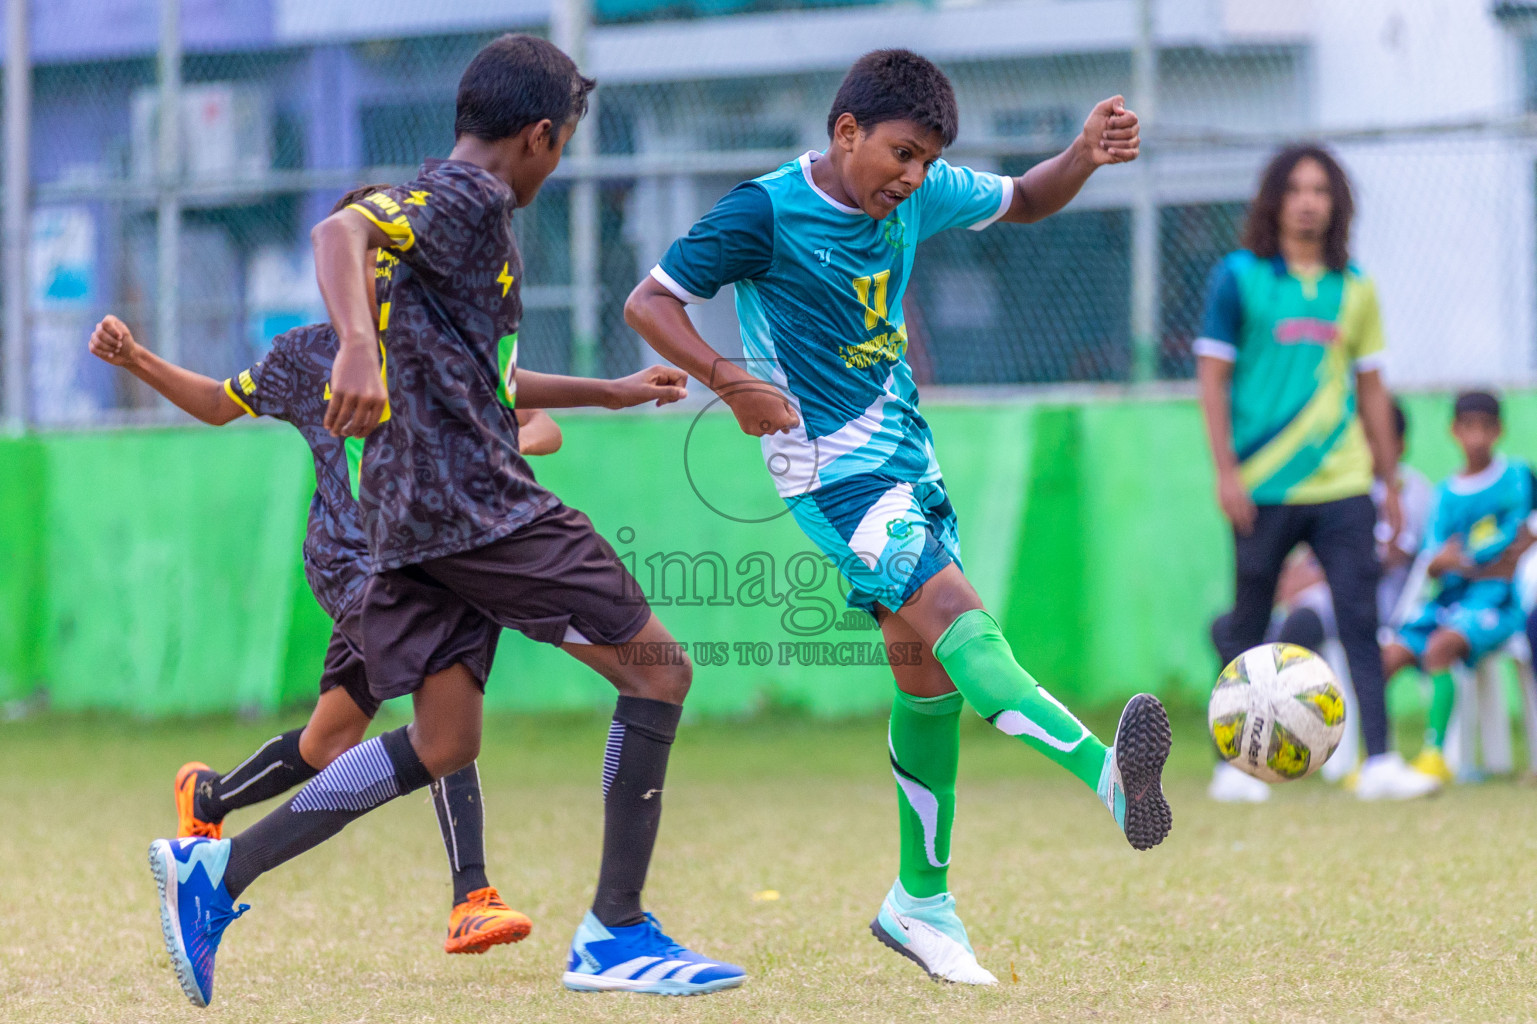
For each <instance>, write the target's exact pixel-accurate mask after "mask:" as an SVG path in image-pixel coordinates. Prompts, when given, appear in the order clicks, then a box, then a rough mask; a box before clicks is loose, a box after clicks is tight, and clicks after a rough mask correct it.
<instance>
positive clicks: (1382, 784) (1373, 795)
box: [1356, 753, 1441, 800]
mask: <svg viewBox="0 0 1537 1024" xmlns="http://www.w3.org/2000/svg"><path fill="white" fill-rule="evenodd" d="M1440 789H1441V780H1440V779H1438V778H1436V777H1435V776H1434V775H1426V774H1425V773H1424V772H1417V771H1415V770H1414V769H1413V768H1410V767H1409V766H1408V765H1407V764H1405V763H1404V759H1403V757H1402V756H1400V755H1399V754H1396V753H1392V754H1378V755H1377V756H1376V757H1368V758H1367V759H1366V761H1365V762H1364V763H1363V764H1362V765H1361V780H1360V781H1359V782H1357V783H1356V796H1357V797H1359V798H1360V799H1362V800H1416V799H1418V798H1420V797H1422V796H1430V795H1431V794H1432V793H1435V792H1438V791H1439V790H1440Z"/></svg>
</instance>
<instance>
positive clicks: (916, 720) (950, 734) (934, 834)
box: [886, 690, 965, 899]
mask: <svg viewBox="0 0 1537 1024" xmlns="http://www.w3.org/2000/svg"><path fill="white" fill-rule="evenodd" d="M963 703H965V701H964V699H963V698H962V697H961V695H960V693H958V692H954V693H947V694H945V695H943V696H941V697H914V696H912V695H910V694H906V693H903V692H901V691H900V690H898V691H897V696H896V699H895V700H893V701H892V702H891V727H890V731H889V732H888V733H887V734H886V736H887V744H888V746H889V747H890V749H891V773H892V774H893V775H895V776H896V778H897V816H898V819H899V821H900V831H901V836H902V847H901V851H902V860H901V869H900V871H899V873H898V877H899V878H900V879H901V881H902V888H904V889H906V890H907V892H908V894H909V895H910V896H915V897H917V898H919V899H922V898H924V897H926V896H938V895H939V894H940V893H943V892H948V891H949V882H948V880H947V878H948V875H949V870H950V826H951V825H952V824H954V822H955V774H956V769H957V768H958V767H959V765H960V758H961V705H962V704H963Z"/></svg>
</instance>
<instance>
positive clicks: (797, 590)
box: [0, 394, 1537, 716]
mask: <svg viewBox="0 0 1537 1024" xmlns="http://www.w3.org/2000/svg"><path fill="white" fill-rule="evenodd" d="M1406 404H1407V405H1408V407H1409V412H1410V417H1411V423H1412V428H1411V439H1412V443H1411V455H1410V461H1411V462H1412V463H1414V464H1416V465H1418V466H1420V467H1421V468H1422V469H1424V470H1425V471H1426V472H1427V473H1428V474H1429V475H1430V476H1431V477H1432V479H1438V478H1440V477H1441V476H1444V475H1445V474H1446V473H1448V472H1450V471H1451V470H1452V469H1454V468H1455V466H1456V464H1457V455H1456V451H1455V447H1454V446H1453V444H1452V442H1451V440H1450V438H1449V436H1448V435H1447V431H1446V423H1447V419H1448V414H1449V403H1448V401H1447V399H1446V397H1445V396H1434V395H1417V396H1411V397H1409V398H1408V399H1406ZM1506 406H1507V431H1508V439H1507V443H1506V446H1505V447H1506V449H1507V450H1509V451H1511V452H1512V453H1513V454H1516V455H1523V454H1525V453H1524V452H1523V451H1522V449H1521V448H1520V447H1519V445H1518V442H1519V441H1520V440H1521V439H1523V438H1525V437H1530V436H1533V432H1534V430H1537V396H1534V395H1528V394H1522V395H1516V396H1508V397H1507V401H1506ZM925 411H926V414H927V415H928V416H929V419H930V422H931V423H932V425H933V428H934V432H935V436H936V440H937V444H938V449H939V457H940V463H941V465H942V466H943V467H944V469H945V481H946V484H947V486H948V488H949V490H950V494H951V498H952V501H953V502H954V504H955V507H956V509H957V512H958V514H959V516H960V522H961V543H962V551H963V554H964V558H965V562H966V570H967V574H968V576H969V577H970V578H971V579H972V581H973V583H974V584H975V585H976V587H977V590H978V592H979V593H980V594H981V595H982V598H983V600H984V601H985V602H986V603H987V604H988V606H989V607H990V608H992V609H993V610H994V611H995V613H996V614H997V615H998V618H999V620H1000V621H1001V622H1003V624H1004V628H1005V631H1006V633H1007V634H1008V636H1009V639H1010V641H1011V642H1012V643H1013V645H1014V648H1015V650H1016V652H1017V653H1018V654H1019V656H1020V658H1021V660H1022V661H1023V662H1024V663H1025V665H1026V666H1027V667H1029V668H1030V669H1031V670H1032V671H1033V672H1034V673H1035V674H1036V675H1037V677H1038V678H1039V679H1040V680H1041V682H1042V683H1043V684H1045V685H1047V686H1048V687H1049V688H1050V689H1052V690H1053V692H1055V693H1056V694H1058V695H1059V696H1060V697H1061V698H1062V699H1064V700H1065V701H1067V702H1068V703H1070V704H1074V705H1078V706H1096V705H1109V704H1113V703H1115V702H1118V701H1119V700H1122V699H1124V698H1125V697H1126V696H1127V695H1129V694H1131V693H1134V692H1136V691H1139V690H1151V691H1153V692H1155V693H1159V694H1163V695H1165V696H1175V697H1179V696H1184V697H1188V698H1198V697H1199V696H1200V695H1201V694H1204V693H1205V692H1206V690H1207V688H1208V687H1209V685H1210V680H1211V678H1212V676H1213V674H1214V672H1215V667H1216V666H1215V665H1214V663H1213V662H1214V659H1213V655H1212V653H1211V651H1210V647H1209V644H1208V641H1207V639H1206V636H1207V624H1208V622H1209V621H1210V619H1211V617H1212V616H1213V615H1215V614H1216V613H1217V612H1219V611H1220V610H1221V609H1222V608H1223V607H1224V605H1225V604H1226V603H1227V602H1228V600H1230V597H1231V582H1230V578H1229V577H1230V573H1231V548H1230V543H1229V541H1228V537H1227V531H1226V526H1225V524H1224V522H1223V521H1222V519H1221V516H1220V513H1219V512H1218V510H1217V508H1216V504H1215V501H1214V498H1213V495H1212V477H1211V469H1210V459H1209V458H1208V456H1207V453H1206V448H1205V441H1204V433H1203V431H1202V425H1201V418H1200V411H1199V409H1198V408H1197V406H1196V405H1195V403H1194V402H1193V401H1190V400H1187V399H1166V400H1165V399H1129V400H1116V401H1103V402H1096V401H1090V402H1085V403H1025V402H1010V403H1001V404H983V405H956V404H935V405H932V406H928V407H926V410H925ZM559 420H560V423H561V426H562V428H563V430H564V433H565V446H564V448H563V449H562V451H560V452H559V453H557V454H556V455H553V456H549V457H546V458H542V459H536V460H534V463H533V465H534V467H535V470H536V472H537V473H538V475H539V478H540V480H541V481H542V482H544V483H545V484H546V485H547V486H549V487H551V488H552V489H554V490H555V491H556V492H557V493H558V494H560V495H561V496H562V497H563V498H564V499H565V500H566V501H567V502H568V503H569V504H571V505H572V506H574V507H576V508H579V509H581V510H583V511H585V512H587V513H588V514H589V515H590V516H591V517H592V519H593V521H594V522H595V523H596V524H597V526H598V529H599V530H600V531H601V532H602V533H603V534H604V536H605V537H607V538H608V539H609V540H610V541H611V542H612V543H613V544H614V546H615V548H616V549H617V550H618V552H619V554H620V557H621V558H622V559H624V561H625V563H626V564H627V565H628V566H629V567H630V569H631V571H632V572H633V573H634V574H635V576H636V578H637V580H638V581H639V582H640V584H641V587H642V589H643V590H644V591H645V592H646V594H647V595H648V597H650V599H651V601H652V604H653V606H654V607H655V609H656V611H657V612H658V614H659V615H660V616H661V617H662V619H663V621H664V622H666V623H667V625H668V626H669V628H670V629H671V630H672V632H673V634H674V635H675V636H676V637H677V638H678V639H679V640H680V641H682V642H683V643H685V644H686V645H687V647H688V650H689V653H690V655H691V656H692V657H693V659H694V661H695V664H696V667H697V668H696V673H695V684H694V689H693V692H692V694H691V695H690V698H689V703H690V706H691V707H692V708H693V709H694V710H695V712H696V713H701V714H708V715H737V714H744V713H750V712H752V711H754V710H756V709H758V708H761V707H764V706H766V705H773V706H783V707H793V708H799V709H804V710H806V711H808V712H811V713H814V714H819V715H830V716H831V715H846V714H857V713H864V712H869V711H876V710H879V709H881V708H883V707H884V706H886V704H887V702H888V700H889V695H890V686H891V683H890V673H889V671H888V670H887V669H886V668H885V667H884V666H883V665H879V664H870V663H869V662H870V661H871V658H870V655H871V654H872V653H878V652H876V650H875V648H874V646H873V645H875V644H877V643H879V639H880V634H879V632H878V631H877V630H875V629H874V627H873V623H872V622H871V621H870V620H869V619H868V618H867V617H865V616H863V615H859V614H856V613H848V612H846V610H845V609H844V606H843V602H842V598H841V589H840V587H841V584H840V581H839V580H838V578H837V576H836V574H835V573H833V572H831V571H830V570H829V568H828V566H827V565H826V563H825V560H823V559H822V558H820V557H819V556H818V554H817V553H816V552H815V551H814V550H813V549H812V547H811V545H810V544H809V542H807V541H806V540H805V538H804V537H803V536H802V535H801V533H800V531H799V529H798V528H797V527H796V525H795V523H794V521H793V519H791V517H790V516H788V515H785V514H782V513H783V508H784V507H783V504H782V503H781V502H780V501H779V499H778V498H777V497H776V496H775V494H774V491H773V487H772V485H771V482H770V479H769V476H768V474H767V473H766V472H765V471H764V469H763V466H762V463H761V461H760V458H759V454H758V442H757V441H756V440H754V439H752V438H748V437H745V436H743V435H742V434H740V433H739V432H738V431H737V429H736V425H735V421H734V420H733V419H732V417H730V415H729V414H727V413H726V412H725V411H724V410H721V409H718V408H716V409H712V410H711V411H709V412H707V413H705V414H703V415H701V416H695V415H694V414H685V413H666V414H656V415H653V414H645V415H640V414H601V413H596V414H595V413H580V414H577V413H568V414H563V415H560V416H559ZM0 473H3V474H4V479H5V480H6V482H7V486H6V487H4V488H3V489H0V565H3V566H4V570H5V571H4V574H3V577H0V701H9V700H15V699H17V698H19V697H23V696H26V695H27V694H28V693H29V692H31V690H32V689H33V688H34V687H36V686H42V687H43V688H45V689H46V691H47V695H48V698H49V700H50V701H51V703H52V704H53V706H55V707H60V708H64V709H69V710H84V709H112V710H118V711H130V712H133V713H136V714H141V715H174V714H190V713H204V712H226V711H248V712H249V711H269V710H272V709H273V708H276V707H277V706H279V705H280V704H284V703H293V702H303V701H308V700H309V699H311V697H312V695H313V694H314V692H315V681H316V678H317V677H318V674H319V671H320V665H321V662H322V659H323V656H324V652H325V646H326V640H327V637H328V634H329V630H330V624H329V622H328V621H327V619H326V617H325V615H324V613H323V612H322V611H321V610H320V608H319V607H318V606H317V605H316V604H315V601H314V599H313V597H311V596H310V594H309V592H308V588H307V587H306V585H305V583H304V577H303V573H302V570H301V567H300V561H299V549H300V544H301V542H302V540H303V533H304V517H305V512H306V508H307V502H308V498H309V494H310V491H311V489H312V487H313V474H312V471H311V469H310V464H309V456H308V452H307V451H306V449H305V446H304V444H303V441H302V440H301V439H300V438H299V437H298V435H297V434H295V433H294V432H293V431H292V430H290V429H288V428H286V427H282V426H277V425H271V426H262V425H242V426H238V427H228V428H225V429H223V430H212V429H207V428H187V429H177V430H160V431H149V432H111V433H90V434H48V435H42V436H38V437H29V438H22V439H16V440H7V441H0ZM611 694H612V691H611V689H610V688H609V687H608V686H607V684H605V683H604V682H602V681H601V680H600V679H599V678H598V677H597V676H595V675H593V674H592V673H590V672H588V671H587V670H585V669H583V668H582V667H581V666H579V665H577V664H576V663H575V662H574V661H572V660H571V659H570V658H568V657H567V656H566V655H564V654H562V653H561V652H560V651H558V650H556V649H555V648H551V647H547V646H543V645H539V644H533V643H530V642H529V641H527V640H525V639H524V638H523V637H521V636H519V635H517V634H515V633H510V632H509V633H504V634H503V639H502V643H501V649H500V651H499V654H498V658H497V663H496V667H495V670H494V671H493V673H492V678H491V680H490V683H489V684H488V687H487V703H488V706H489V707H491V708H495V709H502V710H517V711H553V710H570V709H585V708H596V707H607V706H608V705H609V703H610V701H611V700H612V696H611Z"/></svg>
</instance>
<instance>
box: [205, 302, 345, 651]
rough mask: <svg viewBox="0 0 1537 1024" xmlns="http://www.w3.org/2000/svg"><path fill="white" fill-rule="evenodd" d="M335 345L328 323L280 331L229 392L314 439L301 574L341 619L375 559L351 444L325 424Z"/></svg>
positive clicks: (228, 385)
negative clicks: (352, 469) (354, 478)
mask: <svg viewBox="0 0 1537 1024" xmlns="http://www.w3.org/2000/svg"><path fill="white" fill-rule="evenodd" d="M336 346H337V340H336V332H335V331H333V330H331V325H330V324H310V325H309V326H307V327H296V328H294V329H293V330H291V331H288V332H286V333H284V334H280V335H278V336H277V338H276V340H274V341H273V343H272V351H271V352H269V353H267V356H266V358H264V359H262V361H261V362H259V363H257V364H256V365H255V366H253V367H251V368H250V369H249V370H245V371H243V372H241V373H239V374H237V375H236V376H234V377H231V378H230V379H229V380H227V381H225V382H224V390H225V392H226V393H227V394H228V395H229V396H230V397H231V398H233V399H234V400H235V401H236V402H237V403H238V404H239V405H240V407H241V408H242V409H244V410H245V411H246V412H247V413H249V414H250V415H252V416H270V417H272V418H273V419H275V420H282V421H283V422H285V423H290V424H292V425H293V426H294V427H295V428H297V429H298V431H299V433H301V434H303V435H304V440H305V441H306V442H308V443H309V446H310V452H311V453H312V454H313V455H314V457H315V496H314V497H313V498H311V499H310V518H309V528H308V531H307V532H306V534H305V537H304V576H305V578H306V579H307V580H309V584H310V589H311V590H313V591H314V592H315V600H317V601H319V602H320V607H322V608H324V609H325V610H326V613H327V614H328V615H330V616H331V618H332V619H334V620H337V621H340V620H341V618H342V616H343V615H344V614H345V613H346V611H347V609H348V607H349V606H351V605H352V603H353V602H354V601H356V600H357V598H358V597H359V595H361V594H362V593H363V586H364V584H365V583H367V581H368V574H369V571H370V562H369V556H368V537H367V535H366V534H365V533H364V532H363V523H362V518H361V516H360V514H359V509H358V503H357V502H356V501H354V500H353V497H352V485H351V480H350V475H349V471H348V463H347V450H346V447H345V446H344V445H343V442H342V439H341V438H339V437H332V436H331V435H330V434H329V433H327V432H326V428H325V427H324V426H322V424H323V423H324V421H325V417H326V406H327V405H328V404H329V402H330V397H331V396H330V393H329V384H330V380H331V363H332V362H333V361H334V360H335V359H336ZM354 443H355V442H354Z"/></svg>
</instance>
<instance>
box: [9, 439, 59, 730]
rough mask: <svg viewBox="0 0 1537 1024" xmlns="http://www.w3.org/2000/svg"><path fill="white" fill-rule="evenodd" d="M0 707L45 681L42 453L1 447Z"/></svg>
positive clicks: (29, 444) (22, 442)
mask: <svg viewBox="0 0 1537 1024" xmlns="http://www.w3.org/2000/svg"><path fill="white" fill-rule="evenodd" d="M0 481H3V482H0V702H8V701H13V700H18V699H20V698H23V697H27V696H29V695H30V694H31V693H32V690H33V689H34V687H36V686H37V684H38V682H39V681H40V680H41V678H42V666H41V663H40V657H41V654H42V642H41V641H42V633H43V627H42V612H43V595H44V594H45V593H46V592H47V588H46V587H45V585H44V583H45V580H46V576H45V575H44V570H43V516H42V505H41V498H42V495H43V494H45V493H46V492H47V486H48V485H47V478H46V476H45V475H44V472H43V448H42V445H41V444H40V443H39V442H38V441H37V440H36V439H34V438H18V439H11V440H5V441H0Z"/></svg>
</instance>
